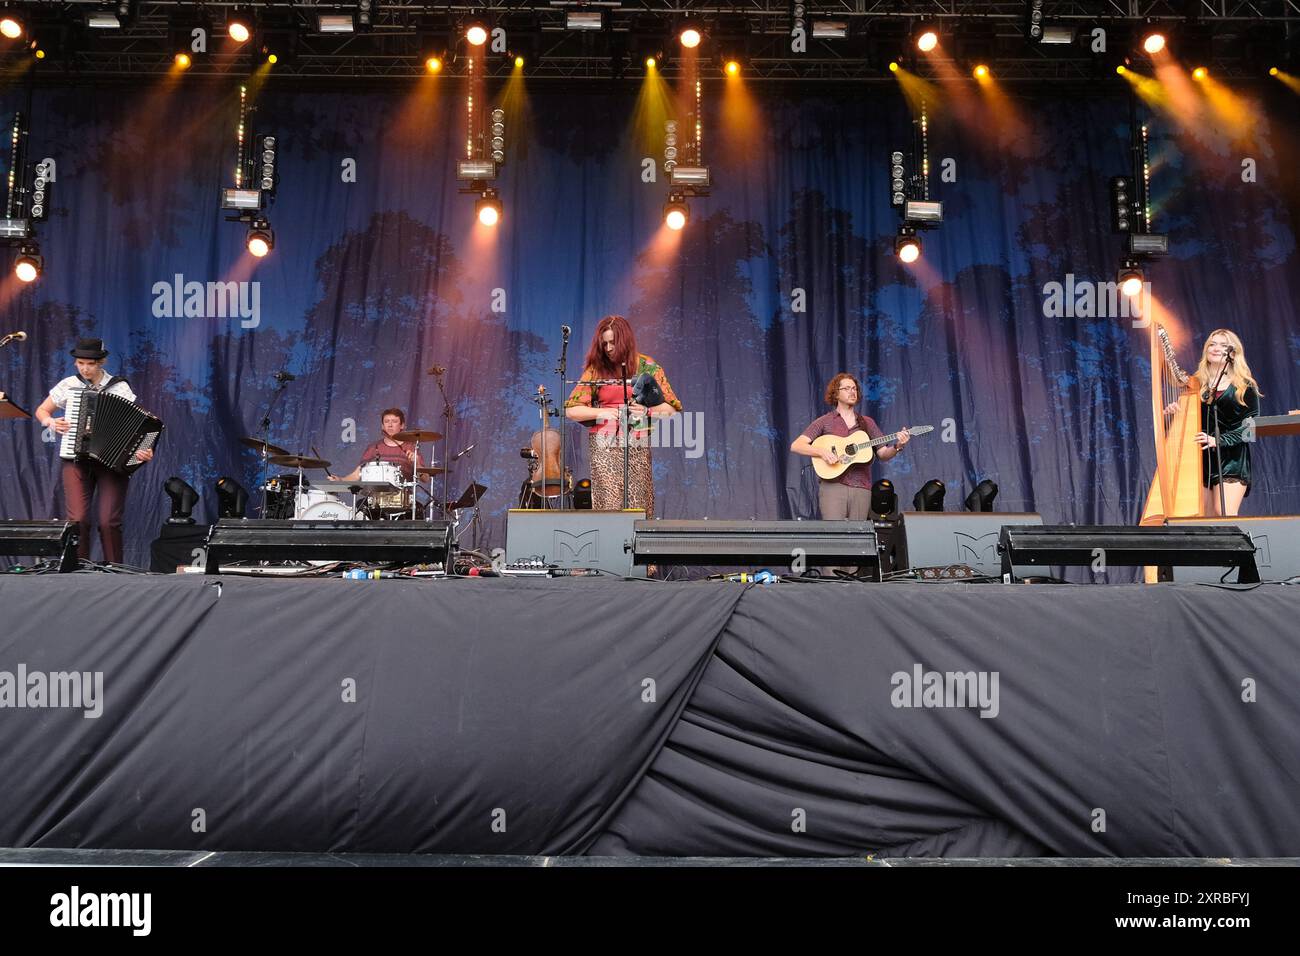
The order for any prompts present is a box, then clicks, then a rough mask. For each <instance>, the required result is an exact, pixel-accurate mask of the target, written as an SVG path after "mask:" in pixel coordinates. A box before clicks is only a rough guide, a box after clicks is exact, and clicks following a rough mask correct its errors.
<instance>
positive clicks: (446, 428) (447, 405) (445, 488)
mask: <svg viewBox="0 0 1300 956" xmlns="http://www.w3.org/2000/svg"><path fill="white" fill-rule="evenodd" d="M433 368H434V370H433V371H430V373H429V374H430V375H432V376H433V378H434V381H436V382H437V383H438V392H439V394H441V395H442V420H443V424H442V464H443V467H444V468H446V469H447V470H446V471H444V472H443V473H442V516H443V517H444V518H446V517H447V511H448V510H449V509H450V507H451V461H450V459H449V458H448V457H447V456H448V454H449V453H450V451H451V448H450V444H451V417H452V411H451V402H450V401H448V400H447V390H446V389H445V388H443V384H442V376H443V373H444V372H446V369H444V368H442V367H441V366H438V365H435V366H434V367H433Z"/></svg>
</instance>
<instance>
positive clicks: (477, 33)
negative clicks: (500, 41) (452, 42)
mask: <svg viewBox="0 0 1300 956" xmlns="http://www.w3.org/2000/svg"><path fill="white" fill-rule="evenodd" d="M487 37H488V34H487V27H485V26H483V24H481V23H471V24H470V25H469V26H468V27H466V28H465V39H466V40H468V41H469V42H470V45H472V46H482V45H483V44H484V43H487Z"/></svg>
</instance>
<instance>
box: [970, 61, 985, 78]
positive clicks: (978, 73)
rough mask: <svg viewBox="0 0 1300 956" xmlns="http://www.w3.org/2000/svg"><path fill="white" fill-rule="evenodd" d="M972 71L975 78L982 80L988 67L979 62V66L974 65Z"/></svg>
mask: <svg viewBox="0 0 1300 956" xmlns="http://www.w3.org/2000/svg"><path fill="white" fill-rule="evenodd" d="M972 72H973V73H974V76H975V79H977V80H983V79H986V78H987V77H988V75H989V68H988V67H987V66H985V65H984V64H983V63H981V64H980V65H979V66H977V67H975V69H974V70H973V71H972Z"/></svg>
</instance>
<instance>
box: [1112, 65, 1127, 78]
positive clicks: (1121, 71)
mask: <svg viewBox="0 0 1300 956" xmlns="http://www.w3.org/2000/svg"><path fill="white" fill-rule="evenodd" d="M1115 72H1116V73H1118V74H1119V75H1120V76H1123V75H1124V74H1125V73H1127V72H1128V69H1127V68H1126V67H1125V66H1124V64H1123V63H1121V64H1120V65H1119V66H1117V67H1115Z"/></svg>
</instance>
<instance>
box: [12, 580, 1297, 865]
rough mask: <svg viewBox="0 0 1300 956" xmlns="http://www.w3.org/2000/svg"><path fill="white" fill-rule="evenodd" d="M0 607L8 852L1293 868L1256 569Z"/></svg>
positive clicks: (16, 602) (1285, 713)
mask: <svg viewBox="0 0 1300 956" xmlns="http://www.w3.org/2000/svg"><path fill="white" fill-rule="evenodd" d="M0 606H3V607H4V609H5V620H6V623H5V626H4V628H3V629H2V631H0V708H2V709H3V713H2V714H0V718H2V719H0V777H2V778H3V779H4V780H5V781H6V785H5V787H4V788H2V789H0V846H4V847H10V848H17V849H26V848H41V849H49V848H76V849H81V850H92V849H93V850H123V851H125V850H167V851H175V853H176V859H178V860H187V861H194V860H198V859H200V858H202V857H204V855H205V854H208V853H212V852H215V853H218V854H222V853H236V854H238V853H241V852H245V851H263V852H268V853H273V854H283V853H295V854H326V855H347V854H360V855H373V854H407V853H419V854H442V855H449V857H457V856H459V857H475V858H477V857H479V856H488V857H527V858H536V857H542V858H546V857H554V856H562V857H573V856H590V857H626V858H629V859H640V858H646V857H665V858H667V857H671V858H680V859H687V858H695V857H729V858H748V859H763V858H774V857H787V858H809V857H821V858H834V857H862V858H865V857H866V856H868V855H870V856H872V857H873V859H875V860H892V859H900V860H901V859H915V858H946V859H953V860H956V859H965V858H971V857H981V858H1035V859H1042V858H1071V859H1077V858H1085V857H1089V858H1092V857H1123V858H1174V857H1177V858H1210V857H1214V858H1220V857H1230V858H1231V857H1251V858H1266V857H1295V856H1300V805H1297V802H1296V800H1295V799H1294V790H1295V780H1296V779H1297V777H1298V776H1300V744H1298V743H1297V740H1296V736H1295V732H1294V730H1295V727H1296V726H1297V725H1298V724H1300V700H1297V697H1296V695H1295V694H1294V693H1293V692H1292V688H1294V687H1295V686H1296V683H1297V681H1298V680H1300V654H1297V653H1296V651H1297V643H1298V639H1297V637H1296V628H1295V623H1294V622H1295V621H1296V619H1297V618H1298V617H1300V590H1296V589H1294V588H1290V587H1287V586H1282V585H1273V584H1265V585H1261V586H1258V587H1255V588H1253V589H1232V588H1220V587H1207V586H1200V585H1154V586H1143V585H1132V586H1130V585H1096V586H1072V585H1001V584H978V585H972V584H958V583H933V584H923V583H915V582H912V583H897V584H861V583H829V582H828V583H804V584H779V585H772V586H767V587H760V586H752V585H750V586H747V585H741V584H730V583H723V582H681V583H677V582H673V583H664V582H660V581H655V580H649V581H618V580H606V579H567V580H520V579H510V578H503V579H440V580H383V581H351V580H338V579H329V580H295V581H276V580H256V579H246V578H239V577H231V576H224V577H221V578H205V577H203V576H200V575H186V576H168V577H164V576H138V577H137V576H123V575H109V574H93V573H77V574H64V575H42V576H30V577H28V576H19V575H12V574H11V575H4V576H0ZM72 672H78V673H79V674H80V675H83V676H82V678H81V679H77V678H74V677H73V676H72ZM51 675H53V676H51ZM20 859H21V857H20ZM124 859H126V857H124ZM277 861H278V858H277ZM32 862H36V859H35V858H33V859H32Z"/></svg>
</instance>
